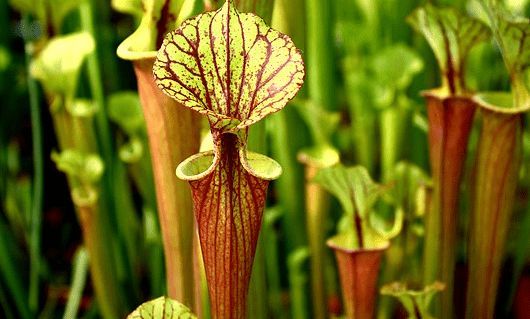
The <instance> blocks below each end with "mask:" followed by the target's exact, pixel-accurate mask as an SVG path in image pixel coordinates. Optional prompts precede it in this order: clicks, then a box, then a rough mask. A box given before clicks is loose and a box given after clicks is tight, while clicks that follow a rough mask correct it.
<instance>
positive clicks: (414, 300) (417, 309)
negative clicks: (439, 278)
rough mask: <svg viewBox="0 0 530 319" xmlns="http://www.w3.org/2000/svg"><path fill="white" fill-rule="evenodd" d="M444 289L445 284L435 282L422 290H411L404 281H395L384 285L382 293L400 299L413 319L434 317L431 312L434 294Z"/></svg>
mask: <svg viewBox="0 0 530 319" xmlns="http://www.w3.org/2000/svg"><path fill="white" fill-rule="evenodd" d="M444 289H445V285H444V284H443V283H440V282H434V283H433V284H431V285H428V286H425V287H424V288H423V289H422V290H411V289H408V288H407V286H406V285H405V284H403V283H400V282H394V283H391V284H387V285H385V286H383V287H382V288H381V294H382V295H387V296H393V297H396V298H397V299H399V301H400V302H401V304H402V305H403V307H404V308H405V309H406V310H407V313H408V315H409V318H411V319H419V318H423V319H433V318H434V317H432V316H431V315H430V314H429V306H430V304H431V302H432V299H433V298H434V296H435V295H436V294H437V293H438V292H440V291H442V290H444ZM418 316H419V317H418Z"/></svg>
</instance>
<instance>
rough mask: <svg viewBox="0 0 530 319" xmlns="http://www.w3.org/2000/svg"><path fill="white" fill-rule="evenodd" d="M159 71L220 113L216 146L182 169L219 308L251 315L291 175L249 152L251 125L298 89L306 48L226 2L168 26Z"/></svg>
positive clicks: (198, 106) (178, 89)
mask: <svg viewBox="0 0 530 319" xmlns="http://www.w3.org/2000/svg"><path fill="white" fill-rule="evenodd" d="M214 40H215V41H214ZM153 71H154V74H155V77H156V83H157V85H158V87H159V88H160V89H161V90H162V91H163V92H164V93H166V94H167V95H169V96H170V97H172V98H174V99H175V100H177V101H178V102H181V103H182V104H183V105H184V106H186V107H189V108H191V109H193V110H195V111H197V112H199V113H202V114H204V115H206V116H207V117H208V120H209V122H210V129H211V132H212V137H213V141H214V149H213V151H208V152H203V153H199V154H196V155H193V156H191V157H190V158H188V159H186V160H185V161H183V162H182V163H181V164H179V166H178V167H177V176H178V177H179V178H181V179H184V180H187V181H189V183H190V186H191V189H192V194H193V203H194V207H193V208H194V213H195V218H196V219H197V223H198V227H199V237H200V242H201V248H202V254H203V258H204V264H205V269H206V278H207V281H208V289H209V294H210V301H211V306H212V316H213V318H245V314H246V300H247V293H248V286H249V281H250V273H251V269H252V263H253V258H254V253H255V249H256V244H257V239H258V235H259V230H260V228H261V219H262V214H263V208H264V206H265V199H266V191H267V186H268V183H269V181H270V180H273V179H276V178H277V177H278V176H279V175H280V174H281V167H280V166H279V164H278V163H276V162H275V161H273V160H272V159H270V158H268V157H266V156H264V155H260V154H257V153H252V152H249V151H247V149H246V147H247V134H248V133H247V132H248V127H249V126H250V125H251V124H254V123H255V122H257V121H259V120H261V119H262V118H263V117H265V116H267V115H268V114H270V113H273V112H276V111H279V110H280V109H282V108H283V107H284V106H285V104H286V103H287V102H288V101H289V100H290V99H292V98H293V97H294V95H295V94H296V92H298V90H299V89H300V87H301V85H302V83H303V77H304V67H303V62H302V57H301V54H300V52H299V51H298V49H296V47H295V46H294V44H293V43H292V41H291V39H289V37H287V36H286V35H283V34H281V33H279V32H277V31H275V30H273V29H271V28H269V27H268V26H267V25H266V24H265V23H264V22H263V20H262V19H260V18H259V17H257V16H256V15H254V14H251V13H244V14H240V13H239V12H238V11H237V10H236V8H235V7H234V5H233V4H232V1H226V2H225V4H224V5H223V6H222V7H221V8H220V9H219V10H217V11H215V12H213V13H206V14H201V15H199V16H197V17H195V18H192V19H189V20H187V21H185V22H184V23H182V25H181V26H180V28H179V29H177V30H175V31H173V32H171V33H170V34H168V35H167V36H166V38H165V40H164V42H163V44H162V47H161V49H160V50H159V51H158V55H157V60H156V62H155V65H154V68H153Z"/></svg>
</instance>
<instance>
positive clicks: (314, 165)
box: [298, 144, 339, 319]
mask: <svg viewBox="0 0 530 319" xmlns="http://www.w3.org/2000/svg"><path fill="white" fill-rule="evenodd" d="M328 145H329V144H324V145H323V146H322V147H315V148H312V149H310V150H305V151H302V152H301V153H300V154H299V155H298V159H299V160H300V161H301V162H302V163H304V170H305V193H306V227H307V234H308V242H309V252H310V255H309V262H310V268H309V269H310V277H311V278H310V279H311V297H312V305H313V313H312V317H313V318H320V319H323V318H326V317H327V316H328V313H327V298H326V282H325V276H324V268H325V266H326V262H327V261H328V260H327V259H328V258H327V254H326V252H325V247H326V239H325V233H326V229H325V227H324V226H325V225H326V220H327V217H328V211H329V194H328V193H327V192H326V190H325V189H324V188H323V187H322V186H321V185H320V184H318V183H315V182H314V181H313V180H314V178H315V177H316V176H317V174H318V172H319V171H320V170H321V169H324V168H327V167H331V166H333V165H335V164H337V163H338V162H339V154H338V151H337V150H335V149H334V148H332V147H330V146H328ZM311 151H313V152H311Z"/></svg>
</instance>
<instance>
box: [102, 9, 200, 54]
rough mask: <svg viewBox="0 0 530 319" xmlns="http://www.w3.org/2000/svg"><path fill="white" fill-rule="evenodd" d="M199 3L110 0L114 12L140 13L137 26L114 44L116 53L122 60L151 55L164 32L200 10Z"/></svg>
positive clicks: (160, 41) (159, 43) (154, 52)
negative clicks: (140, 16) (120, 41)
mask: <svg viewBox="0 0 530 319" xmlns="http://www.w3.org/2000/svg"><path fill="white" fill-rule="evenodd" d="M200 4H201V1H199V0H142V1H141V3H139V1H136V0H116V1H114V2H113V7H114V8H115V9H116V10H118V11H123V12H129V13H132V14H137V13H138V10H140V12H141V13H143V15H142V19H141V21H140V25H139V26H138V29H136V31H134V33H133V34H131V35H130V36H129V37H128V38H127V39H125V40H124V41H123V42H122V43H121V44H120V45H119V46H118V49H117V54H118V56H119V57H120V58H122V59H125V60H138V59H143V58H153V57H155V55H156V50H157V48H158V47H160V45H161V44H162V40H163V38H164V36H165V34H166V33H167V32H168V31H171V30H173V29H175V28H176V27H177V26H178V25H179V23H180V22H181V21H183V20H184V19H185V18H188V17H189V16H191V15H193V14H196V13H198V12H200V11H199V10H201V9H202V7H201V5H200ZM138 5H140V6H139V7H138Z"/></svg>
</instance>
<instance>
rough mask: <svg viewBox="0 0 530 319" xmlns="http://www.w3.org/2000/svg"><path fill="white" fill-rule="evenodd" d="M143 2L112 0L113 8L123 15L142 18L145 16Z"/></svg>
mask: <svg viewBox="0 0 530 319" xmlns="http://www.w3.org/2000/svg"><path fill="white" fill-rule="evenodd" d="M143 2H145V1H142V0H112V1H111V3H110V5H111V7H112V8H113V9H114V10H116V11H118V12H121V13H128V14H131V15H134V16H141V15H142V14H143V12H144V11H143V9H142V5H143Z"/></svg>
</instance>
